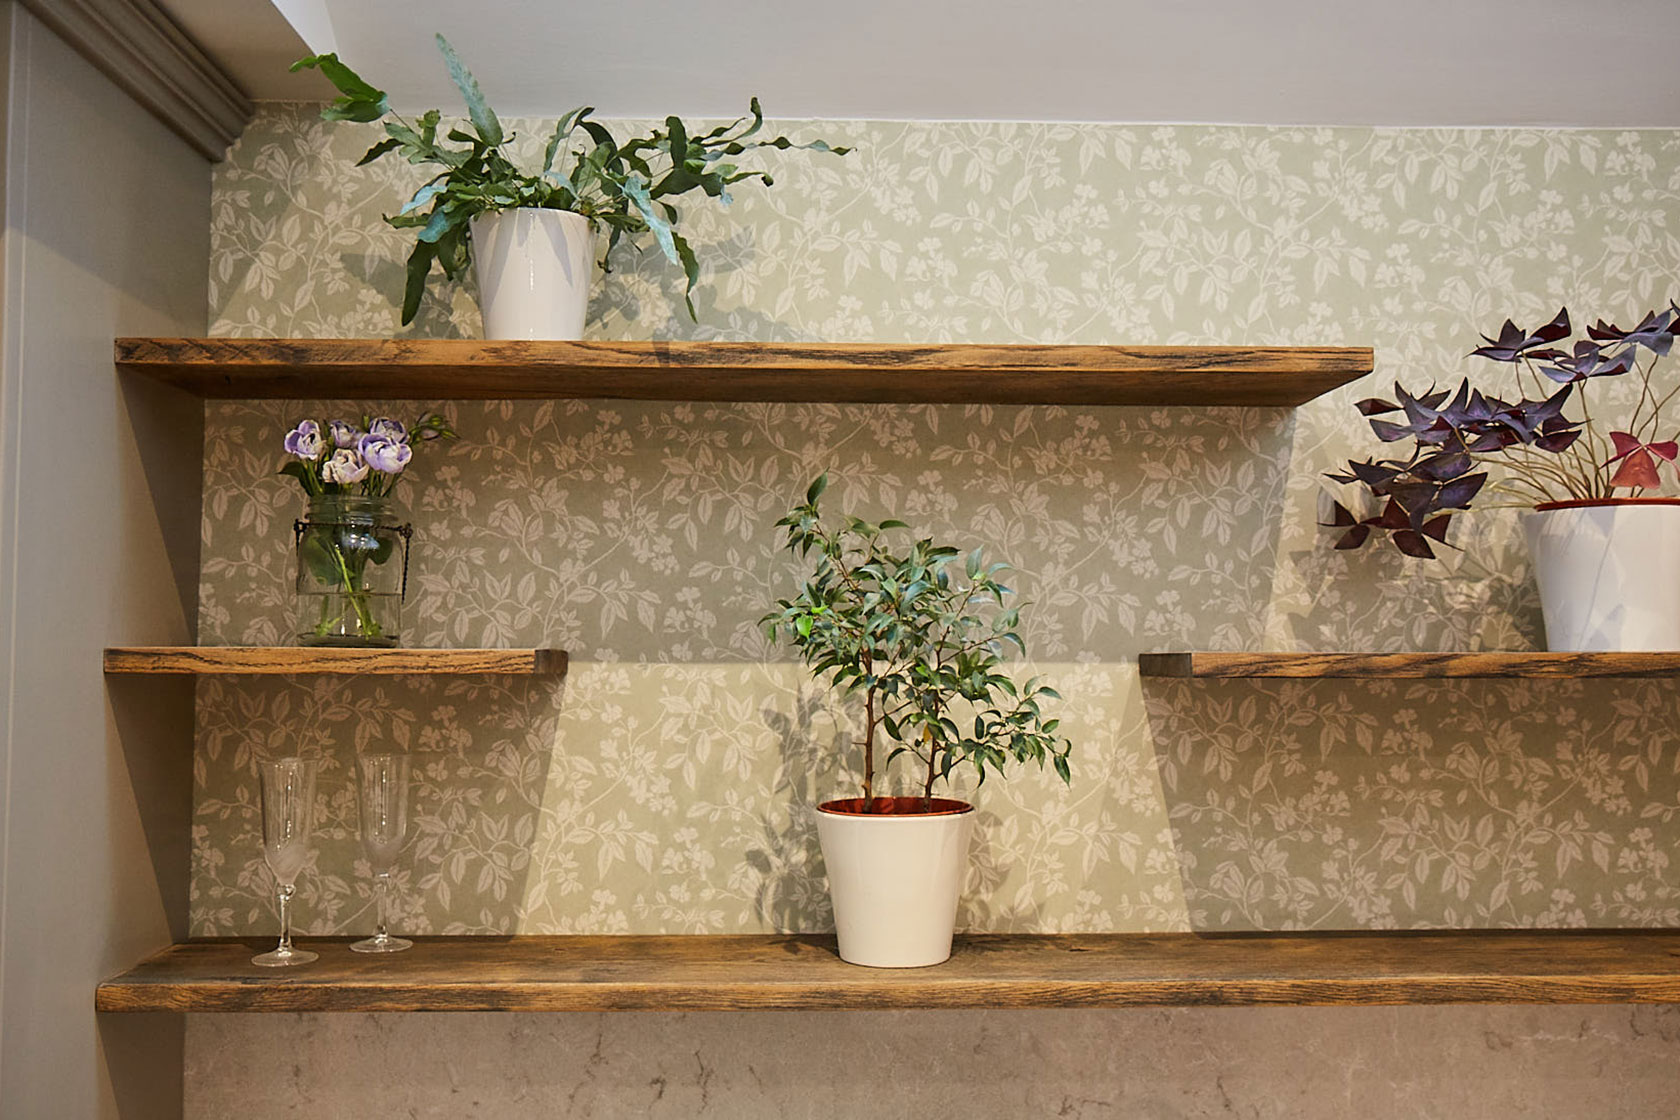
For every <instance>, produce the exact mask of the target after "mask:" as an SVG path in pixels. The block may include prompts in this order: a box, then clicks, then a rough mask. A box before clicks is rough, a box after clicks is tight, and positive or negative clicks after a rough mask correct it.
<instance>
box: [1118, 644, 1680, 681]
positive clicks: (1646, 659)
mask: <svg viewBox="0 0 1680 1120" xmlns="http://www.w3.org/2000/svg"><path fill="white" fill-rule="evenodd" d="M1138 672H1139V673H1141V674H1142V675H1143V676H1145V677H1159V678H1168V679H1181V680H1232V679H1246V678H1254V677H1285V678H1292V679H1296V680H1310V679H1314V678H1321V677H1344V678H1362V679H1378V678H1383V677H1395V678H1429V677H1680V650H1659V651H1654V652H1640V653H1620V652H1618V653H1550V652H1540V651H1532V650H1506V651H1492V652H1486V653H1211V652H1207V651H1201V650H1198V651H1194V652H1191V651H1175V652H1171V653H1145V654H1142V655H1140V656H1139V657H1138Z"/></svg>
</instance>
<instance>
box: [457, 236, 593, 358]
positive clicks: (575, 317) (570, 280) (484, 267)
mask: <svg viewBox="0 0 1680 1120" xmlns="http://www.w3.org/2000/svg"><path fill="white" fill-rule="evenodd" d="M472 259H473V271H474V273H475V274H476V275H477V277H478V305H479V309H480V310H481V311H483V313H484V337H485V338H565V339H576V338H582V337H583V323H584V319H585V318H586V317H587V316H588V314H589V288H590V285H591V284H592V283H593V282H594V279H595V235H594V233H593V232H592V231H591V230H590V228H589V219H587V218H585V217H583V216H582V215H581V214H573V213H571V212H569V211H566V210H537V209H524V210H503V211H501V212H500V213H495V214H480V215H479V216H478V217H476V218H474V219H473V220H472Z"/></svg>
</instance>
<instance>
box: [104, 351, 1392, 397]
mask: <svg viewBox="0 0 1680 1120" xmlns="http://www.w3.org/2000/svg"><path fill="white" fill-rule="evenodd" d="M116 363H117V368H119V369H124V370H129V371H131V372H133V373H138V374H142V375H144V376H147V377H151V378H155V379H157V380H159V381H163V382H166V383H168V384H170V385H175V386H177V387H179V388H182V389H186V390H187V391H189V392H191V393H195V394H197V395H198V396H202V397H213V398H231V399H236V400H241V399H256V398H272V399H282V400H314V399H321V398H345V397H357V398H368V397H372V398H379V399H384V400H444V399H456V400H505V399H515V398H529V399H549V400H553V399H568V398H578V399H605V400H611V399H627V400H659V401H832V402H840V403H888V404H934V403H950V404H1064V405H1203V406H1212V405H1232V406H1250V407H1276V408H1291V407H1294V406H1296V405H1299V404H1304V403H1305V402H1307V401H1310V400H1312V399H1313V398H1314V397H1317V396H1319V395H1320V394H1322V393H1325V392H1328V391H1329V390H1331V389H1334V388H1336V387H1337V386H1338V385H1345V384H1346V383H1347V382H1349V381H1352V380H1354V379H1355V378H1358V377H1362V376H1363V375H1365V374H1367V373H1369V372H1371V365H1372V354H1371V351H1370V349H1369V348H1364V347H1318V346H1299V347H1253V346H968V345H916V344H880V345H876V344H866V343H770V342H481V341H474V340H465V339H295V338H281V339H275V338H255V339H250V338H119V339H117V341H116Z"/></svg>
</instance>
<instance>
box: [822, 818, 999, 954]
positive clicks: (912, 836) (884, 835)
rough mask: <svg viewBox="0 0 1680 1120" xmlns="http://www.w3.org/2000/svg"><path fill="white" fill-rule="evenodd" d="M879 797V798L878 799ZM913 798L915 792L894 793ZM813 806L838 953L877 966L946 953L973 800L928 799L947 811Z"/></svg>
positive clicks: (964, 865)
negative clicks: (845, 810) (869, 810)
mask: <svg viewBox="0 0 1680 1120" xmlns="http://www.w3.org/2000/svg"><path fill="white" fill-rule="evenodd" d="M878 800H880V799H878ZM897 800H898V801H900V802H914V803H916V804H917V805H918V806H919V805H920V804H921V801H922V799H921V798H919V797H906V798H898V799H897ZM858 801H860V799H847V801H826V802H824V803H823V804H822V805H820V806H818V807H817V837H818V839H819V840H821V842H822V851H823V862H824V863H826V864H827V865H828V890H829V895H830V897H831V898H832V899H833V900H834V926H835V930H836V932H837V933H838V934H839V937H840V957H841V959H842V960H846V961H850V962H851V963H852V964H862V965H870V966H872V967H874V968H921V967H924V966H926V965H930V964H938V963H939V962H940V961H943V960H945V959H946V958H947V957H949V956H950V955H951V933H952V931H953V929H955V927H956V922H957V898H958V896H959V895H960V894H961V893H962V881H963V874H964V873H965V872H966V871H967V869H968V840H969V835H970V833H971V832H972V831H973V827H974V807H973V806H972V805H969V804H967V803H965V802H961V801H952V800H950V799H948V798H939V797H936V798H934V799H933V803H934V807H935V808H936V809H945V810H947V811H945V812H936V813H932V814H916V815H908V814H902V813H895V814H879V813H869V814H864V813H843V812H837V811H835V808H834V807H835V806H840V805H844V804H848V803H854V804H855V803H857V802H858Z"/></svg>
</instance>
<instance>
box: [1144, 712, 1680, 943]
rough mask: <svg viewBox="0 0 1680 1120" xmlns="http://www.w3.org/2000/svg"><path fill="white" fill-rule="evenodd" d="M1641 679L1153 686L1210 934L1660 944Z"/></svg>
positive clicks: (1663, 893) (1668, 779) (1197, 900)
mask: <svg viewBox="0 0 1680 1120" xmlns="http://www.w3.org/2000/svg"><path fill="white" fill-rule="evenodd" d="M1663 688H1664V686H1663V685H1662V684H1660V683H1656V682H1644V681H1586V682H1583V681H1567V680H1565V681H1547V680H1533V681H1481V680H1462V681H1396V680H1362V681H1339V680H1321V681H1315V682H1311V683H1302V682H1276V681H1193V682H1165V681H1154V682H1149V683H1148V684H1147V685H1146V687H1145V690H1144V698H1145V704H1146V710H1147V714H1148V718H1149V722H1150V725H1151V729H1152V733H1153V734H1152V738H1153V740H1154V742H1155V744H1156V752H1157V758H1158V762H1159V766H1160V773H1161V785H1162V790H1163V793H1164V794H1165V798H1166V804H1167V811H1168V815H1169V818H1170V820H1171V822H1172V829H1173V833H1174V836H1175V839H1176V842H1177V848H1178V851H1179V853H1180V870H1181V874H1182V876H1183V882H1184V893H1185V897H1186V899H1187V901H1188V902H1189V904H1190V909H1191V912H1192V913H1196V912H1198V911H1200V912H1204V913H1205V915H1206V919H1205V920H1206V923H1207V924H1206V927H1205V928H1210V929H1342V928H1352V929H1360V928H1372V929H1384V928H1401V929H1405V928H1425V927H1442V926H1444V927H1454V928H1482V927H1508V926H1541V927H1548V926H1672V925H1674V924H1676V923H1677V922H1680V889H1677V888H1676V887H1675V886H1674V885H1673V884H1672V881H1671V877H1670V874H1669V869H1670V868H1671V867H1672V866H1673V865H1674V863H1675V861H1676V859H1677V858H1680V841H1677V840H1676V839H1675V838H1674V837H1673V835H1672V834H1671V833H1670V834H1668V835H1666V836H1665V835H1664V833H1665V830H1662V829H1659V828H1656V827H1653V824H1652V823H1651V822H1652V818H1653V817H1656V816H1660V815H1661V812H1662V809H1663V807H1664V806H1671V805H1674V804H1676V803H1677V798H1680V790H1677V788H1676V787H1677V781H1680V779H1677V772H1680V733H1677V732H1676V731H1675V730H1674V729H1673V728H1670V727H1666V726H1657V725H1655V724H1653V723H1652V722H1651V721H1650V720H1649V718H1648V714H1649V713H1650V712H1651V711H1653V710H1658V709H1659V708H1661V706H1662V705H1663V704H1664V703H1665V700H1666V697H1665V696H1664V695H1663V692H1662V689H1663Z"/></svg>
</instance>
